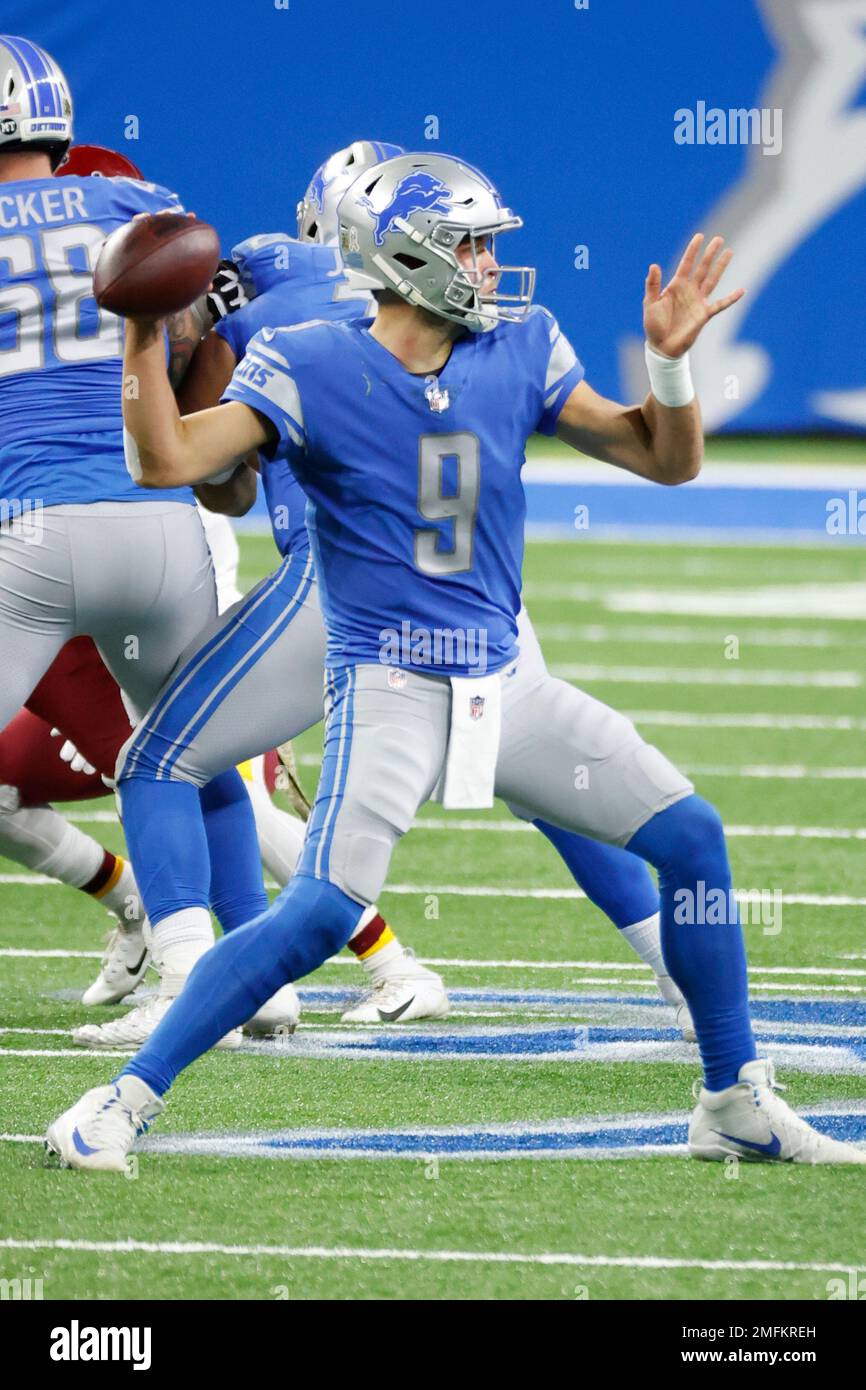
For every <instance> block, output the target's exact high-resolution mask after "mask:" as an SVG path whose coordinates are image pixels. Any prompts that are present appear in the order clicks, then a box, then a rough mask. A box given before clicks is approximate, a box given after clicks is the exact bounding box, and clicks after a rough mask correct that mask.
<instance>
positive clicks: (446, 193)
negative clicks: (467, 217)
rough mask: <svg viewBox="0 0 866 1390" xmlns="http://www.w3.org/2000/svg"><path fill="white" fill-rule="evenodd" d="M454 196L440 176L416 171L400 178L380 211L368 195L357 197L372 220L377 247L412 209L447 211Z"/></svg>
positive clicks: (410, 214)
mask: <svg viewBox="0 0 866 1390" xmlns="http://www.w3.org/2000/svg"><path fill="white" fill-rule="evenodd" d="M453 196H454V195H453V193H452V192H451V189H450V188H446V186H445V184H444V183H443V182H442V180H441V179H437V178H435V177H434V175H433V174H425V173H424V172H423V171H419V172H417V173H414V174H406V176H405V177H404V178H402V179H401V180H400V182H399V183H398V184H397V187H396V188H395V189H394V192H393V193H392V194H391V198H390V201H389V202H388V203H387V204H386V205H385V207H384V208H382V209H381V210H378V209H377V208H376V207H375V206H374V204H373V202H372V200H371V199H370V198H367V197H364V198H359V200H358V201H359V203H360V205H361V207H362V208H365V209H366V210H367V212H369V214H370V216H371V217H372V219H373V221H374V222H375V224H376V227H375V230H374V232H373V240H374V241H375V243H376V245H377V246H381V245H383V243H384V241H385V237H386V236H387V235H388V233H389V232H391V231H393V230H394V228H395V227H396V226H397V225H398V221H400V220H403V221H405V220H406V219H407V218H409V217H411V216H412V213H413V212H441V213H443V214H447V213H449V212H450V211H451V199H452V198H453Z"/></svg>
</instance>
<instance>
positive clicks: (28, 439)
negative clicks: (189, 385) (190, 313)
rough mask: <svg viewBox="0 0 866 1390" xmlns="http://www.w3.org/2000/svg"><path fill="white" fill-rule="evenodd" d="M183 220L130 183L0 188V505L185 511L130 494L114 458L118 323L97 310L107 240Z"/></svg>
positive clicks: (86, 181)
mask: <svg viewBox="0 0 866 1390" xmlns="http://www.w3.org/2000/svg"><path fill="white" fill-rule="evenodd" d="M163 208H171V209H174V210H180V205H179V203H178V202H177V199H176V198H175V196H174V194H173V193H169V192H167V191H166V190H165V189H164V188H158V187H157V186H156V185H155V184H152V183H143V182H141V181H139V180H137V179H126V178H91V177H75V176H73V175H70V176H69V177H66V178H62V179H58V178H45V179H27V180H21V181H17V182H14V183H4V184H0V496H2V497H3V498H6V499H11V498H17V499H23V498H25V497H26V498H28V499H30V500H31V501H33V500H37V499H38V500H39V501H40V502H41V503H42V505H43V506H56V505H58V504H60V503H76V502H100V501H109V502H110V501H123V502H126V501H153V500H155V499H159V498H161V497H168V498H172V499H176V500H180V501H188V502H191V501H192V493H191V491H190V489H188V488H174V489H164V490H154V489H147V490H144V489H141V488H138V487H136V485H135V483H134V482H133V481H132V479H131V478H130V476H129V474H128V473H127V470H126V465H125V462H124V457H123V434H122V427H123V419H122V413H121V383H122V378H123V323H122V320H121V319H119V318H117V317H116V316H115V315H114V314H110V313H108V312H107V310H105V309H100V308H99V307H98V306H97V303H96V300H95V299H94V297H93V283H92V273H93V268H94V266H95V264H96V259H97V257H98V255H99V250H100V247H101V246H102V243H103V242H104V240H105V238H106V236H108V234H109V233H110V232H113V231H114V230H115V228H116V227H119V226H121V225H122V224H123V223H124V222H128V221H129V219H130V218H131V217H133V216H134V215H135V214H136V213H137V212H159V211H160V210H161V209H163Z"/></svg>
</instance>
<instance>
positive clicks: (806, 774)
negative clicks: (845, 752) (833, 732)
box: [680, 763, 866, 782]
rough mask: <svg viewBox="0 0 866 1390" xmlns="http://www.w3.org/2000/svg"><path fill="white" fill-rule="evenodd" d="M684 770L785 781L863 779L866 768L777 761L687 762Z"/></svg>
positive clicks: (682, 766) (719, 775)
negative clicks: (746, 763) (750, 763)
mask: <svg viewBox="0 0 866 1390" xmlns="http://www.w3.org/2000/svg"><path fill="white" fill-rule="evenodd" d="M680 770H681V771H682V772H685V773H686V774H687V775H688V776H695V777H761V778H765V779H772V778H774V777H775V778H779V779H780V780H782V781H791V782H797V781H808V780H815V781H819V782H820V781H829V782H848V781H850V782H861V781H863V779H864V778H866V767H804V766H803V765H802V764H800V763H789V764H786V763H774V764H772V765H771V766H762V765H760V764H757V765H755V766H747V767H731V766H730V765H729V764H727V763H686V764H680Z"/></svg>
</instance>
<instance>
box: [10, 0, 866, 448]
mask: <svg viewBox="0 0 866 1390" xmlns="http://www.w3.org/2000/svg"><path fill="white" fill-rule="evenodd" d="M859 8H860V6H859V0H854V4H853V8H852V5H851V0H848V3H847V4H846V5H845V6H841V5H839V4H838V3H837V0H725V4H724V6H723V7H722V8H720V9H719V10H712V9H706V8H704V9H701V8H700V7H698V8H696V7H695V6H694V4H693V3H692V0H688V2H687V0H662V3H658V4H649V3H646V0H619V3H614V0H589V8H588V9H586V10H578V9H576V8H575V5H574V0H535V3H531V2H530V0H520V2H519V3H517V2H516V0H497V3H496V4H495V5H482V6H477V5H471V4H467V3H465V0H464V2H463V3H457V0H436V3H420V2H419V0H351V3H350V0H289V7H288V8H287V9H278V8H277V7H276V6H275V5H274V4H273V3H270V0H236V2H235V3H228V0H212V3H204V2H203V0H175V3H169V0H149V3H147V4H141V5H139V6H137V7H136V6H134V5H115V6H109V5H107V4H105V3H104V0H74V3H73V4H71V5H69V6H65V7H60V6H58V7H51V8H48V7H38V8H37V7H34V6H33V4H32V2H31V3H21V0H7V3H6V4H5V5H4V13H3V24H4V26H5V27H6V28H7V29H8V31H9V32H12V33H16V32H17V33H22V34H26V35H27V36H29V37H30V38H32V39H34V40H36V41H37V42H39V43H42V44H43V45H44V46H45V47H47V48H48V49H49V50H50V51H51V52H52V53H53V54H54V55H55V57H56V58H57V59H58V61H59V62H60V63H61V65H62V66H63V67H64V68H65V69H66V72H67V76H68V77H69V79H70V82H71V84H72V86H73V91H74V94H75V98H76V107H77V137H78V139H79V140H80V141H85V140H87V141H96V142H99V143H103V144H108V145H112V146H115V147H117V148H120V149H124V150H125V151H126V152H127V153H128V154H129V155H130V156H131V157H132V158H133V159H134V160H135V161H136V162H137V163H138V164H139V165H140V166H141V167H142V168H143V170H144V172H145V174H146V176H148V177H150V178H152V179H153V180H155V181H157V182H160V183H164V184H167V185H169V186H171V187H173V188H175V189H176V190H177V191H178V192H179V193H180V194H181V196H182V197H183V199H184V201H185V203H186V205H187V206H188V207H190V208H193V209H194V210H195V211H196V212H198V213H199V215H200V216H202V217H206V218H207V219H209V220H210V221H212V222H214V223H215V225H216V226H217V227H218V228H219V230H220V233H221V236H222V238H223V241H224V244H225V246H226V247H230V246H231V245H232V243H233V242H235V241H237V240H240V239H241V238H242V237H244V236H247V235H250V234H251V233H253V232H260V231H272V230H278V229H288V230H293V227H294V208H295V204H296V201H297V199H298V197H299V196H300V194H301V192H302V191H303V189H304V186H305V184H306V182H307V180H308V178H309V175H310V173H311V172H312V170H313V168H314V167H315V166H316V165H317V164H318V163H319V162H320V161H321V159H322V158H323V157H324V156H325V155H326V154H328V153H329V152H330V151H332V150H333V149H335V148H337V147H339V146H341V145H344V144H346V143H348V142H349V141H350V140H352V139H356V138H358V137H361V136H371V137H375V138H380V139H387V140H394V141H398V142H400V143H402V144H404V145H406V146H409V147H416V148H424V149H428V150H429V149H436V148H438V149H440V150H442V151H446V152H458V153H460V154H462V155H464V156H465V157H466V158H468V159H470V160H471V161H472V162H474V163H476V164H478V165H480V166H481V167H482V168H483V169H484V170H485V171H486V172H487V173H488V174H489V175H490V176H491V177H492V178H493V179H494V180H495V181H496V182H497V183H498V184H499V186H500V189H501V191H502V193H503V195H504V197H505V198H506V201H508V202H509V203H510V204H511V205H512V206H513V207H514V208H515V209H516V210H517V211H519V212H520V213H521V214H522V215H523V217H524V219H525V223H526V226H525V228H524V229H523V231H521V232H519V233H516V234H514V235H513V237H512V238H510V239H509V240H510V241H511V242H513V246H511V245H509V250H508V259H509V260H513V259H515V258H517V259H520V260H523V259H526V260H528V261H530V262H532V263H534V264H536V265H537V266H538V271H539V288H538V298H539V299H540V300H541V302H543V303H546V304H548V305H549V306H550V307H551V308H552V309H553V310H554V312H555V313H556V314H557V315H558V317H559V318H560V320H561V322H562V324H563V327H564V328H565V329H566V331H567V333H568V334H569V336H570V337H571V338H572V340H573V342H574V345H575V347H576V349H577V351H578V353H579V354H580V355H581V356H582V357H583V359H584V361H585V362H586V365H587V372H588V378H589V380H590V382H591V383H592V384H594V385H595V386H596V387H597V388H598V389H599V390H601V391H603V392H605V393H607V394H611V395H619V396H622V395H628V396H633V395H634V394H635V390H636V389H638V387H639V385H640V382H639V379H638V376H637V375H635V374H634V373H632V374H631V375H630V374H629V372H628V370H627V369H626V367H625V366H624V350H625V348H626V346H627V344H628V342H629V340H633V341H634V342H639V341H640V314H641V297H642V292H643V277H644V274H645V271H646V266H647V264H648V262H649V260H650V259H658V260H660V261H661V263H662V264H663V265H664V266H666V267H668V268H669V267H670V266H671V264H672V263H673V261H674V259H675V257H676V255H677V253H678V251H679V250H680V249H681V248H682V246H683V244H684V243H685V241H686V240H687V238H688V236H689V234H690V233H691V232H692V230H694V229H696V228H705V229H706V230H707V232H709V233H712V232H715V231H716V230H720V231H722V232H724V233H726V234H728V235H729V236H730V237H731V239H732V241H733V242H734V245H735V249H738V250H740V251H741V258H740V262H739V265H740V271H739V273H740V275H742V276H743V277H744V280H745V282H746V283H747V288H750V289H752V293H751V294H750V297H749V301H748V307H747V308H746V309H744V311H743V316H742V318H741V320H740V321H739V323H738V325H737V327H736V332H735V333H733V335H731V334H730V333H727V331H726V330H724V329H723V328H722V323H723V320H722V321H720V322H719V323H718V324H715V325H713V326H712V327H711V329H710V330H709V333H708V335H707V338H706V352H705V353H704V354H702V355H701V357H700V360H699V362H698V363H697V366H698V367H699V368H700V371H701V376H700V381H701V386H702V395H703V392H704V390H706V391H707V401H708V403H707V416H708V422H709V424H710V425H711V426H714V427H717V428H731V427H733V428H737V429H744V428H748V429H754V428H759V429H765V428H766V429H771V428H773V429H778V428H802V427H814V428H842V427H845V426H852V425H857V424H858V423H860V424H866V389H864V388H866V351H864V347H866V330H864V321H866V316H864V312H863V306H864V304H866V254H864V250H866V195H864V185H866V130H864V129H862V128H861V127H862V125H863V124H864V123H866V110H864V106H863V98H864V91H866V0H864V3H863V4H862V11H863V13H862V24H861V22H860V20H861V16H860V14H859ZM843 10H844V14H843ZM816 17H817V20H818V21H820V25H821V26H824V28H823V32H824V33H825V34H827V35H831V37H834V41H835V38H838V34H839V32H840V26H841V25H843V24H847V25H849V26H853V27H852V28H851V31H850V34H849V36H848V37H847V38H846V41H845V43H844V44H842V45H838V44H837V50H838V51H839V52H841V53H842V54H843V56H842V57H840V58H839V59H837V60H835V66H834V63H831V62H829V60H828V59H827V58H822V56H821V54H820V52H819V49H820V47H821V45H820V43H818V44H816V42H815V40H814V36H813V39H812V41H811V44H810V42H807V39H806V37H805V35H806V33H807V31H808V30H809V26H810V25H811V24H812V23H813V21H814V20H816ZM827 26H829V27H827ZM834 26H835V27H834ZM831 31H832V33H831ZM786 47H787V49H788V50H789V54H788V57H787V58H786V57H785V55H784V52H783V50H784V49H785V48H786ZM791 55H793V58H792V56H791ZM786 62H787V63H791V62H793V64H794V67H795V69H796V73H797V80H796V81H795V82H793V83H791V82H789V83H787V90H786V99H785V107H784V120H785V125H784V145H783V153H782V154H781V155H780V156H778V157H776V158H772V157H767V156H762V154H761V153H760V151H759V150H749V149H746V148H743V147H742V146H718V147H714V148H710V147H708V146H681V145H677V144H676V143H675V141H674V138H673V132H674V112H675V111H676V110H677V108H680V107H689V108H694V107H695V105H696V103H697V102H698V101H706V102H707V103H708V105H710V106H719V107H723V108H728V107H740V106H751V105H755V104H760V103H761V102H762V100H766V93H767V90H768V88H769V87H770V86H771V84H772V83H773V82H778V81H779V80H780V74H781V78H782V79H783V78H784V72H783V69H784V65H785V63H786ZM840 64H847V66H844V67H840ZM783 85H785V84H784V82H783ZM762 94H763V96H762ZM801 109H802V110H804V111H805V110H811V111H812V115H811V116H810V117H809V118H808V120H806V119H805V118H804V117H802V116H800V114H799V112H800V110H801ZM816 112H817V114H815V113H816ZM822 113H823V114H822ZM129 115H135V116H137V117H138V119H139V122H140V138H139V139H138V140H137V141H134V142H133V141H130V142H127V141H125V139H124V122H125V118H126V117H127V116H129ZM431 115H434V116H436V117H437V118H438V121H439V140H438V142H431V141H426V140H425V139H424V131H425V119H426V118H427V117H428V116H431ZM858 129H859V130H860V135H861V140H860V145H861V146H862V150H863V158H862V160H861V158H860V156H859V155H858V154H857V152H856V149H857V147H856V143H855V142H852V144H851V147H850V148H851V151H853V152H848V149H847V147H846V143H845V142H846V137H847V136H849V135H852V134H853V135H856V134H857V131H858ZM861 162H862V164H863V168H862V169H861V167H860V165H861ZM807 163H808V164H809V165H810V166H811V167H812V174H811V176H810V177H811V182H812V186H813V189H814V185H815V184H816V183H818V184H820V185H821V187H820V188H819V190H818V193H817V196H816V198H815V207H814V208H812V207H810V208H809V209H807V210H804V203H805V201H807V200H806V199H805V198H804V196H803V195H802V194H801V191H800V189H801V185H802V187H805V185H806V182H808V180H807V179H806V176H805V174H804V170H805V169H806V165H807ZM840 166H841V167H840ZM846 180H847V184H848V185H849V186H847V187H844V188H842V190H841V191H840V185H844V184H845V183H846ZM786 183H787V184H788V185H789V187H788V188H787V191H786ZM750 188H751V192H749V189H750ZM734 195H736V196H738V197H739V199H740V202H741V203H742V204H743V206H740V207H737V206H736V205H735V206H733V207H731V208H729V209H728V210H727V215H722V216H720V219H719V220H720V221H721V222H722V224H723V225H717V223H716V221H715V220H714V221H713V222H712V225H710V224H709V214H710V213H711V212H712V210H713V209H715V208H717V207H718V205H719V204H720V203H721V202H722V201H723V200H724V199H726V198H729V197H731V196H734ZM798 208H799V209H800V211H799V212H798V211H797V209H798ZM724 211H725V210H724V209H719V212H720V214H722V213H724ZM798 218H799V220H800V221H802V224H803V225H799V222H798ZM780 226H782V227H784V226H788V227H789V228H792V229H793V230H792V231H791V232H790V235H789V236H788V237H787V238H786V237H785V236H784V235H783V236H782V237H781V238H780V239H779V238H778V236H777V240H779V241H780V244H779V245H776V242H775V241H774V231H773V229H774V228H775V229H776V233H778V229H779V227H780ZM786 240H787V242H789V243H790V244H785V242H786ZM577 244H585V245H587V246H588V248H589V256H590V268H589V269H588V270H581V271H579V270H576V269H575V268H574V247H575V245H577ZM506 245H508V243H506ZM766 248H769V250H767V251H766V255H765V249H766ZM762 256H764V259H765V260H768V262H769V264H764V265H763V266H762ZM749 277H751V283H750V279H749ZM735 283H739V279H737V280H736V281H735V280H734V278H733V275H732V280H731V287H733V286H734V284H735ZM711 335H714V336H712V337H711ZM744 345H745V346H744ZM762 363H763V366H762V365H761V364H762ZM731 375H733V376H734V377H736V378H737V382H738V384H736V385H735V396H734V399H733V400H731V398H730V384H729V383H728V387H727V390H728V395H725V394H724V392H723V390H722V385H723V383H724V382H728V378H729V376H731ZM714 392H715V396H716V397H718V399H717V400H716V401H715V404H713V400H711V399H710V397H712V396H713V393H714ZM737 392H738V393H739V394H736V393H737ZM822 393H836V394H834V396H833V397H832V399H831V398H829V397H828V396H826V395H824V394H822ZM839 393H842V394H841V395H840V394H839ZM725 402H727V403H725ZM861 417H862V418H861Z"/></svg>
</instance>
